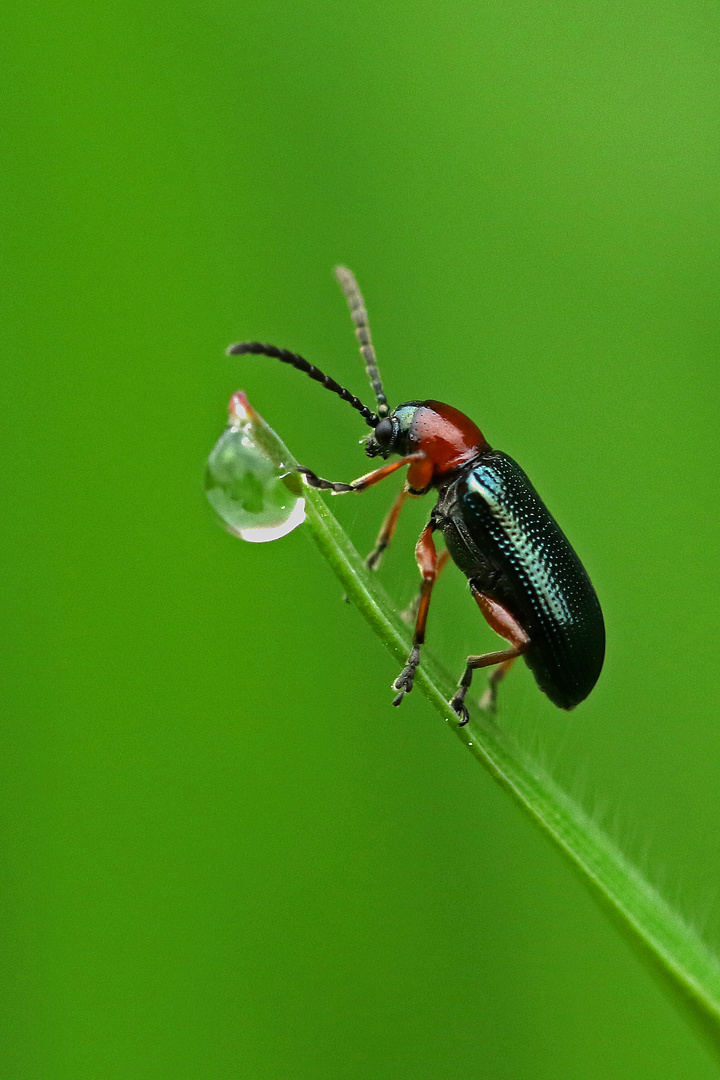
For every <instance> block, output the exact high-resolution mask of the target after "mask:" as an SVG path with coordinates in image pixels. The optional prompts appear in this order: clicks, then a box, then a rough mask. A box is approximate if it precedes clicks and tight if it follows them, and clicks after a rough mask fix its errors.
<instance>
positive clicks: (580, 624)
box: [434, 450, 605, 709]
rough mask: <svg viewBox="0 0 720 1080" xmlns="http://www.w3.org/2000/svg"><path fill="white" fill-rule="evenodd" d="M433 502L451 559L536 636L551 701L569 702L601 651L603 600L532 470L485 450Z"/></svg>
mask: <svg viewBox="0 0 720 1080" xmlns="http://www.w3.org/2000/svg"><path fill="white" fill-rule="evenodd" d="M439 495H440V497H439V500H438V503H437V506H436V508H435V512H434V517H435V522H436V525H437V527H438V528H439V529H441V531H442V533H443V536H444V538H445V543H446V544H447V547H448V549H449V551H450V554H451V556H452V559H453V561H454V562H455V563H456V565H457V566H458V567H459V569H460V570H462V572H463V573H464V574H465V575H466V576H467V578H468V579H469V581H470V584H471V585H472V586H474V587H475V588H476V589H477V590H478V592H480V593H483V594H484V595H485V596H489V597H490V598H491V599H493V600H497V601H498V602H499V603H501V604H502V605H503V607H505V608H506V609H507V610H508V611H509V612H510V613H511V615H513V616H514V618H515V619H517V621H518V622H519V623H520V625H521V626H522V627H523V629H524V630H526V631H527V634H528V636H529V638H530V645H529V647H528V649H527V651H526V652H525V654H524V658H525V661H526V663H527V665H528V667H529V668H530V670H531V671H532V673H533V675H534V676H535V679H536V681H537V684H538V686H539V687H540V689H541V690H543V691H544V692H545V693H546V694H547V696H548V697H549V698H550V700H551V701H552V702H553V704H555V705H557V706H559V708H561V709H572V708H574V707H575V705H578V704H579V703H580V702H581V701H583V700H584V699H585V698H586V697H587V696H588V694H589V693H590V691H591V690H592V688H593V687H594V685H595V683H596V682H597V680H598V677H599V675H600V671H601V669H602V665H603V659H604V655H605V625H604V622H603V616H602V611H601V609H600V602H599V600H598V598H597V595H596V593H595V590H594V588H593V586H592V584H591V582H590V578H589V577H588V575H587V572H586V571H585V568H584V567H583V565H582V563H581V562H580V559H579V558H578V556H577V555H576V554H575V551H574V549H573V548H572V546H571V545H570V542H569V541H568V539H567V537H566V536H565V534H564V533H563V531H562V529H561V528H560V526H559V525H558V523H557V522H556V521H555V518H554V517H553V516H552V514H551V513H550V511H549V510H548V509H547V507H546V506H545V504H544V503H543V501H542V499H541V498H540V496H539V495H538V493H537V491H536V490H535V488H534V487H533V485H532V483H531V482H530V480H529V479H528V476H527V475H526V473H525V472H524V471H523V470H522V469H521V468H520V466H519V465H518V464H517V462H516V461H514V460H513V459H512V458H511V457H510V456H509V455H508V454H504V453H502V452H501V451H499V450H487V451H485V452H482V453H480V454H478V456H477V457H476V458H475V459H474V460H473V461H472V462H471V463H470V464H469V465H468V466H467V467H466V468H465V469H463V470H462V471H461V472H460V473H459V474H458V475H456V477H455V478H454V479H452V480H451V481H450V482H449V483H448V484H446V485H443V486H442V487H441V488H440V492H439Z"/></svg>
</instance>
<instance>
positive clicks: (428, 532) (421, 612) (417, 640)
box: [393, 519, 438, 705]
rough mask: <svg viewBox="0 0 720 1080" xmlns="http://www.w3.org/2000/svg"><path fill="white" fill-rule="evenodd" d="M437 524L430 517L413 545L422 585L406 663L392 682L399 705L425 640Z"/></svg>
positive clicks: (434, 574) (434, 576) (435, 565)
mask: <svg viewBox="0 0 720 1080" xmlns="http://www.w3.org/2000/svg"><path fill="white" fill-rule="evenodd" d="M436 528H437V525H435V523H434V522H433V521H432V519H431V520H430V521H429V522H428V524H427V525H426V526H425V528H424V529H423V531H422V532H421V533H420V539H419V540H418V542H417V545H416V547H415V558H416V559H417V564H418V569H419V570H420V573H421V574H422V579H423V582H422V587H421V589H420V602H419V604H418V612H417V619H416V621H415V633H414V634H413V645H412V649H411V650H410V655H409V656H408V659H407V664H406V665H405V667H404V668H403V670H402V671H401V672H400V674H399V675H398V677H397V679H396V680H395V682H394V683H393V689H395V690H399V691H400V693H399V694H398V695H397V697H396V698H395V699H394V701H393V705H399V704H400V702H401V701H402V699H403V698H404V697H405V695H406V694H409V693H410V691H411V690H412V688H413V683H414V682H415V672H416V671H417V666H418V664H419V663H420V646H421V645H422V644H423V642H424V641H425V627H426V625H427V616H428V608H429V607H430V595H431V593H432V590H433V586H434V584H435V582H436V581H437V576H438V554H437V549H436V547H435V541H434V540H433V535H432V534H433V532H434V531H435V529H436Z"/></svg>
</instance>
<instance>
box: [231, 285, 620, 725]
mask: <svg viewBox="0 0 720 1080" xmlns="http://www.w3.org/2000/svg"><path fill="white" fill-rule="evenodd" d="M335 273H336V276H337V279H338V282H339V283H340V286H341V287H342V289H343V291H344V293H345V296H346V299H347V301H348V305H349V308H350V314H351V316H352V319H353V322H354V324H355V332H356V335H357V338H358V340H359V342H360V352H361V355H362V357H363V360H364V361H365V367H366V371H367V375H368V379H369V381H370V385H371V387H372V389H373V391H374V393H375V397H376V399H377V409H376V411H375V412H373V411H372V409H370V408H368V406H367V405H364V404H363V403H362V401H361V400H360V399H359V398H357V397H355V396H354V395H353V394H351V393H350V391H349V390H346V389H345V388H344V387H342V386H340V385H339V383H337V382H335V380H334V379H331V378H330V377H329V376H327V375H325V374H324V373H323V372H322V371H320V369H319V368H317V367H315V365H314V364H310V363H309V362H308V361H307V360H305V359H304V358H303V357H302V356H299V355H298V354H297V353H292V352H290V351H289V350H287V349H281V348H278V347H277V346H274V345H265V344H261V343H260V342H257V341H250V342H239V343H237V344H235V345H231V346H229V348H228V350H227V353H228V355H233V356H235V355H240V354H247V353H249V354H253V355H256V356H267V357H271V358H274V359H277V360H281V361H282V362H283V363H286V364H290V365H291V366H292V367H294V368H296V369H297V370H298V371H302V372H304V373H305V374H306V375H309V376H310V378H311V379H314V380H315V381H316V382H319V383H320V384H321V385H322V386H324V387H325V388H326V389H327V390H331V391H332V392H333V393H335V394H338V395H339V397H341V398H342V399H343V401H347V402H348V404H350V405H351V406H352V407H353V408H354V409H355V410H356V411H357V412H359V413H360V415H361V416H362V418H363V419H364V421H365V423H366V424H367V425H368V426H369V427H370V428H372V431H371V433H370V435H369V436H368V438H367V440H366V442H365V453H366V454H367V456H368V457H369V458H375V457H380V458H383V459H385V460H387V458H389V457H390V455H399V460H397V461H392V462H390V463H389V464H386V465H383V466H381V467H380V468H378V469H375V470H374V471H373V472H370V473H367V474H366V475H364V476H361V477H360V478H359V479H358V480H355V481H353V483H351V484H344V483H339V482H333V481H330V480H323V479H322V478H321V477H319V476H318V475H317V474H316V473H314V472H313V471H312V470H311V469H307V468H304V467H300V468H298V472H300V473H302V474H303V476H304V478H305V482H306V483H307V484H309V485H310V486H311V487H315V488H320V489H323V490H326V491H332V492H334V493H336V494H342V493H345V492H351V491H364V490H365V489H366V488H368V487H370V486H371V485H372V484H376V483H378V482H379V481H380V480H384V479H385V478H386V477H388V476H390V475H392V474H393V473H394V472H396V471H397V470H398V469H402V468H405V467H407V474H406V480H405V483H404V485H403V488H402V490H401V492H400V494H399V495H398V496H397V498H396V499H395V501H394V503H393V505H392V507H391V509H390V512H389V513H388V515H387V517H386V518H385V521H384V522H383V525H382V528H381V529H380V532H379V534H378V538H377V541H376V544H375V547H374V548H373V550H372V551H371V552H370V554H369V555H368V557H367V560H366V561H367V566H368V567H369V569H371V570H377V568H378V566H379V565H380V562H381V559H382V556H383V553H384V552H385V550H386V549H387V547H388V545H389V543H390V541H391V540H392V537H393V534H394V532H395V527H396V525H397V522H398V517H399V516H400V511H401V509H402V507H403V504H404V503H405V501H406V500H407V499H408V498H412V497H414V496H420V495H426V494H427V493H428V492H430V491H435V492H437V502H436V504H435V506H434V508H433V510H432V513H431V514H430V518H429V520H428V523H427V525H426V526H425V528H424V529H423V531H422V533H421V534H420V538H419V540H418V542H417V546H416V548H415V557H416V560H417V564H418V568H419V570H420V574H421V576H422V586H421V589H420V593H419V596H418V599H417V601H416V605H415V630H414V634H413V640H412V649H411V651H410V654H409V656H408V658H407V663H406V665H405V667H404V668H403V670H402V671H401V672H400V675H399V676H398V677H397V679H396V680H395V682H394V683H393V689H394V690H396V691H397V694H396V696H395V698H394V700H393V705H399V704H400V703H401V701H402V700H403V698H404V697H405V695H406V694H408V693H410V691H411V690H412V688H413V683H414V680H415V673H416V670H417V668H418V665H419V663H420V650H421V647H422V645H423V643H424V641H425V630H426V625H427V617H428V609H429V605H430V597H431V594H432V590H433V587H434V585H435V582H436V581H437V578H438V575H439V574H440V572H441V570H442V569H443V567H444V566H445V565H446V563H447V561H448V559H452V560H453V562H454V563H455V564H456V566H457V567H458V568H459V569H460V570H461V571H462V573H463V574H464V575H465V576H466V578H467V579H468V583H469V587H470V592H471V594H472V596H473V599H474V600H475V602H476V603H477V605H478V607H479V608H480V611H481V612H482V614H483V616H484V617H485V619H486V621H487V623H488V624H489V625H490V626H491V627H492V629H493V630H495V631H496V633H498V634H499V635H500V637H502V638H504V639H505V641H506V642H507V647H506V648H504V649H501V650H498V651H495V652H489V653H484V654H483V655H480V656H468V658H467V661H466V665H465V670H464V672H463V674H462V677H461V678H460V681H459V684H458V688H457V691H456V692H455V695H454V696H453V698H452V699H451V701H450V707H451V708H452V710H453V712H454V713H455V714H456V715H457V717H458V719H459V723H460V725H463V724H466V723H467V722H468V719H469V714H468V709H467V706H466V704H465V699H466V696H467V693H468V690H469V689H470V684H471V682H472V678H473V673H474V672H475V671H476V670H477V669H478V668H484V667H493V668H494V670H493V672H492V674H491V675H490V679H489V681H488V686H487V688H486V690H485V692H484V694H483V696H482V699H481V702H480V705H481V707H483V708H485V709H488V710H489V711H492V712H494V711H495V710H496V707H497V692H498V685H499V683H500V681H501V680H502V679H503V678H504V676H505V675H506V674H507V672H508V671H509V670H510V668H511V667H512V665H513V663H514V662H515V660H517V658H518V657H519V656H522V657H523V658H524V660H525V662H526V664H527V665H528V667H529V668H530V670H531V671H532V673H533V675H534V677H535V681H536V682H537V684H538V686H539V687H540V689H541V690H542V691H543V692H544V693H545V694H547V696H548V697H549V698H550V700H551V701H552V702H553V704H554V705H557V706H558V707H559V708H561V709H573V708H574V707H575V706H576V705H578V704H579V703H580V702H581V701H583V700H584V699H585V698H586V697H587V696H588V694H589V693H590V691H591V690H592V689H593V687H594V686H595V683H596V682H597V680H598V677H599V675H600V671H601V669H602V665H603V659H604V655H605V626H604V622H603V616H602V610H601V608H600V602H599V600H598V598H597V595H596V593H595V590H594V588H593V586H592V584H591V582H590V578H589V577H588V575H587V572H586V570H585V568H584V567H583V565H582V563H581V562H580V559H579V558H578V556H577V555H576V553H575V551H574V550H573V548H572V546H571V545H570V542H569V540H568V539H567V537H566V536H565V534H564V533H563V532H562V530H561V529H560V526H559V525H558V523H557V522H556V521H555V519H554V517H553V516H552V514H551V513H550V511H549V510H548V509H547V507H546V506H545V504H544V503H543V501H542V499H541V498H540V496H539V495H538V493H537V491H536V490H535V488H534V487H533V485H532V483H531V482H530V480H529V479H528V477H527V475H526V474H525V473H524V472H523V470H522V469H521V468H520V466H519V465H518V464H517V462H516V461H514V460H513V458H511V457H510V456H509V455H508V454H505V453H503V452H502V451H501V450H495V449H493V447H491V446H490V444H489V443H488V441H487V439H486V438H485V436H484V435H483V434H482V432H481V431H480V429H479V428H478V427H477V425H476V424H475V423H474V422H473V421H472V420H471V419H470V418H469V417H468V416H466V415H465V414H464V413H462V412H460V411H459V410H458V409H455V408H454V407H453V406H452V405H446V404H444V403H443V402H441V401H435V400H426V401H405V402H403V403H402V404H401V405H398V406H397V408H395V409H393V410H392V411H391V410H390V407H389V405H388V402H387V398H386V397H385V392H384V390H383V386H382V381H381V379H380V373H379V370H378V364H377V357H376V354H375V349H374V346H373V342H372V337H371V334H370V328H369V325H368V317H367V311H366V308H365V302H364V300H363V297H362V294H361V293H360V290H359V288H358V285H357V282H356V281H355V278H354V276H353V274H352V273H351V272H350V271H349V270H348V269H347V268H345V267H342V266H339V267H336V269H335ZM438 532H439V533H441V534H442V537H443V540H444V542H445V549H444V550H443V551H442V552H441V553H440V554H438V551H437V548H436V546H435V539H434V536H435V533H438Z"/></svg>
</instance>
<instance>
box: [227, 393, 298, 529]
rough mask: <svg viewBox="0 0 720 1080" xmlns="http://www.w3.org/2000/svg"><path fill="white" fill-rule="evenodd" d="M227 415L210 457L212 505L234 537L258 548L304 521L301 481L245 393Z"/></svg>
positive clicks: (233, 402) (236, 396) (233, 399)
mask: <svg viewBox="0 0 720 1080" xmlns="http://www.w3.org/2000/svg"><path fill="white" fill-rule="evenodd" d="M228 411H229V423H228V426H227V427H226V428H225V431H224V432H223V433H222V435H221V436H220V438H219V439H218V441H217V442H216V443H215V446H214V447H213V448H212V450H211V451H210V456H209V457H208V462H207V469H206V472H205V492H206V494H207V497H208V501H209V502H210V505H211V506H212V507H213V509H214V510H215V513H216V514H217V515H218V517H219V518H220V520H221V521H222V523H223V524H224V525H225V528H226V529H228V531H229V532H231V533H233V535H235V536H239V537H240V538H241V539H242V540H249V541H250V542H251V543H256V544H257V543H267V542H268V541H271V540H278V539H279V538H280V537H281V536H286V535H287V533H289V532H292V530H293V529H295V528H297V526H298V525H301V524H302V522H303V521H304V520H305V499H304V498H303V497H302V495H301V494H300V492H301V490H302V488H301V486H300V480H299V478H298V476H297V474H296V473H295V472H294V471H293V469H292V467H291V466H290V465H289V464H286V463H285V462H283V461H282V460H280V459H278V457H277V453H276V448H275V447H274V446H273V445H272V441H271V436H272V433H271V432H269V429H267V428H265V426H264V425H263V423H262V421H261V420H260V418H259V416H258V414H257V413H256V412H255V411H254V410H253V409H252V407H251V406H250V404H249V402H248V400H247V398H246V397H245V395H244V394H243V393H242V392H238V393H237V394H233V396H232V397H231V399H230V404H229V406H228Z"/></svg>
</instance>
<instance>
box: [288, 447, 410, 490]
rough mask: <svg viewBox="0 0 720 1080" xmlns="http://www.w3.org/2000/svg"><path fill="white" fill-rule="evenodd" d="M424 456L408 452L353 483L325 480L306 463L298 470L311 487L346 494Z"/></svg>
mask: <svg viewBox="0 0 720 1080" xmlns="http://www.w3.org/2000/svg"><path fill="white" fill-rule="evenodd" d="M424 457H425V455H424V454H421V453H416V454H408V455H407V456H406V457H402V458H400V460H399V461H391V462H390V464H389V465H383V466H382V468H381V469H375V470H374V471H373V472H370V473H366V474H365V475H364V476H360V477H358V479H357V480H353V482H352V484H342V483H338V482H337V481H334V480H323V479H322V477H320V476H318V475H317V473H314V472H313V471H312V469H306V468H305V466H304V465H298V467H297V472H299V473H302V475H303V476H304V477H305V483H306V484H309V485H310V487H314V488H320V489H321V490H322V491H332V492H333V494H334V495H344V494H345V492H346V491H365V488H369V487H371V486H372V485H373V484H377V483H378V482H379V481H380V480H384V479H385V477H386V476H392V474H393V473H394V472H397V470H398V469H402V467H403V465H412V463H413V462H414V461H422V460H423V458H424Z"/></svg>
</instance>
